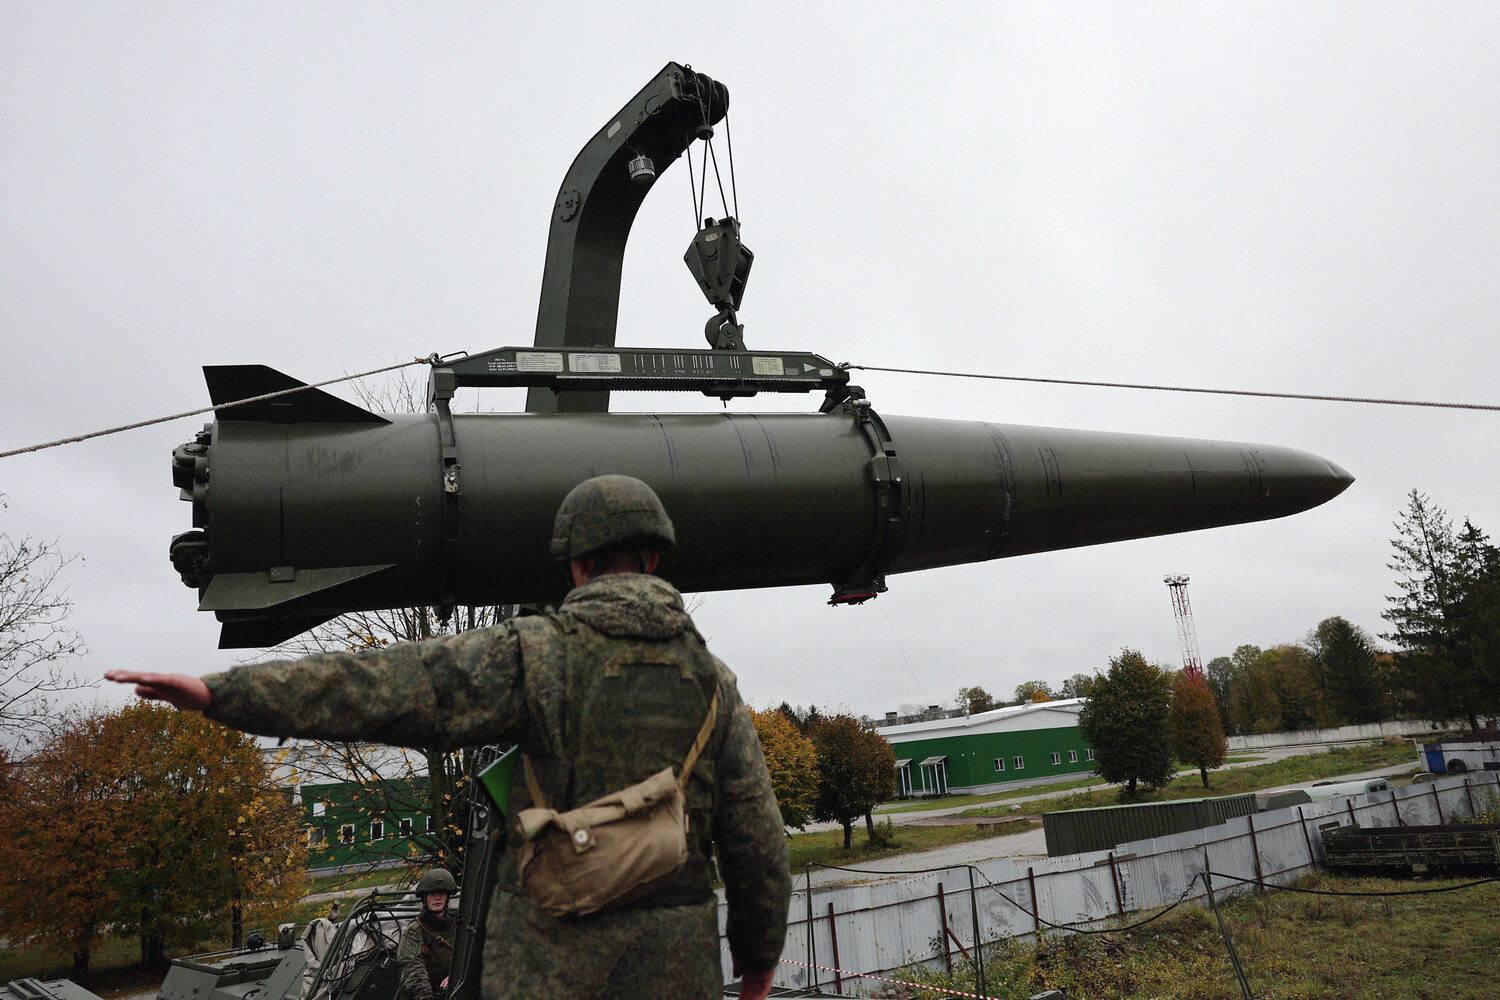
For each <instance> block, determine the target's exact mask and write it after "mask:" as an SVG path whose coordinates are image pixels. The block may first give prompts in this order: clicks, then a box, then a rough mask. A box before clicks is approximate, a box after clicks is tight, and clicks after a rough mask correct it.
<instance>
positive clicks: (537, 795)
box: [521, 753, 551, 809]
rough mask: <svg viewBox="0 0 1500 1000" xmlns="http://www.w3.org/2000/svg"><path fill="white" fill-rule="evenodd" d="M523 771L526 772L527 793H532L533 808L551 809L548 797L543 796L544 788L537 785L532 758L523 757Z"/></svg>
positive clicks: (524, 755) (527, 755)
mask: <svg viewBox="0 0 1500 1000" xmlns="http://www.w3.org/2000/svg"><path fill="white" fill-rule="evenodd" d="M521 769H522V770H524V771H525V772H526V791H528V792H530V793H531V808H533V809H550V808H551V807H550V806H549V805H547V796H545V795H543V794H542V786H541V785H539V784H537V780H536V772H535V771H533V770H532V769H531V756H530V755H529V754H524V753H523V754H522V755H521Z"/></svg>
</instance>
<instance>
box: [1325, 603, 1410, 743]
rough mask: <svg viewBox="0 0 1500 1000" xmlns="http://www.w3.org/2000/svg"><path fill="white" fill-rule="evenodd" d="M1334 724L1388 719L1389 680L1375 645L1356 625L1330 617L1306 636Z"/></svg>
mask: <svg viewBox="0 0 1500 1000" xmlns="http://www.w3.org/2000/svg"><path fill="white" fill-rule="evenodd" d="M1307 642H1308V645H1309V646H1310V647H1311V649H1312V654H1313V658H1314V661H1315V662H1316V663H1317V666H1318V673H1319V676H1320V677H1321V678H1322V682H1323V685H1324V687H1325V689H1326V691H1327V694H1328V707H1329V710H1330V711H1331V713H1332V715H1333V722H1334V723H1335V724H1343V723H1353V724H1355V725H1359V724H1362V723H1367V722H1379V721H1381V720H1382V719H1385V718H1387V717H1388V716H1389V711H1390V694H1389V679H1388V678H1387V677H1386V669H1385V664H1384V663H1383V662H1382V660H1381V658H1380V656H1379V655H1378V654H1377V652H1376V650H1375V643H1374V642H1373V641H1372V640H1371V639H1370V637H1369V636H1368V635H1366V634H1365V632H1364V630H1363V629H1361V628H1360V627H1359V626H1357V625H1353V624H1351V623H1350V622H1349V621H1348V620H1347V619H1345V618H1341V617H1338V616H1334V617H1332V618H1325V619H1323V620H1322V621H1321V622H1319V623H1318V627H1317V628H1315V629H1313V630H1312V632H1311V633H1309V635H1308V637H1307Z"/></svg>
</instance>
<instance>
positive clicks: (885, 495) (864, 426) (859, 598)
mask: <svg viewBox="0 0 1500 1000" xmlns="http://www.w3.org/2000/svg"><path fill="white" fill-rule="evenodd" d="M847 389H848V391H849V395H850V399H849V401H848V402H847V403H846V404H845V405H844V409H845V410H846V411H848V412H850V413H852V414H853V415H854V422H855V424H856V426H858V427H859V429H860V430H861V431H863V432H864V435H865V437H866V438H868V439H869V441H870V446H871V448H872V449H873V450H874V457H872V458H871V459H870V464H869V465H868V466H867V468H868V469H869V473H870V483H871V485H872V486H873V487H874V488H875V505H876V506H875V537H874V539H873V540H872V541H871V543H870V552H869V555H867V556H866V557H865V560H864V562H862V563H861V564H860V565H859V567H858V568H857V569H856V570H855V571H854V572H853V573H851V574H849V576H848V578H847V579H845V580H844V582H842V583H835V584H834V585H833V596H832V597H830V598H828V603H829V604H863V603H864V602H865V601H868V600H869V599H870V598H872V597H875V596H876V595H878V594H883V593H885V591H886V586H885V571H886V568H887V567H888V566H889V565H890V563H891V559H892V558H893V557H894V556H895V554H896V553H897V552H899V551H900V550H901V547H902V545H903V544H905V541H906V525H907V518H906V513H907V511H906V508H907V502H908V498H907V495H906V489H905V484H904V482H903V478H902V475H901V463H900V461H899V460H898V459H897V458H896V443H895V442H894V441H892V440H891V434H890V431H889V430H888V429H887V428H886V425H885V421H884V420H882V419H880V414H878V413H876V412H875V410H874V408H872V407H871V406H870V401H869V400H868V399H866V398H865V393H864V390H863V389H861V388H860V387H859V386H857V385H851V386H848V387H847Z"/></svg>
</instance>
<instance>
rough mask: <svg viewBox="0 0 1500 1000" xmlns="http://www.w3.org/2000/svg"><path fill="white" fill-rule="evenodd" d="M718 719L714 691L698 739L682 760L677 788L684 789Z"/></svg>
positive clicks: (716, 699) (717, 701)
mask: <svg viewBox="0 0 1500 1000" xmlns="http://www.w3.org/2000/svg"><path fill="white" fill-rule="evenodd" d="M718 718H719V692H718V689H717V687H716V688H715V689H714V696H713V699H712V700H711V701H710V702H709V703H708V717H707V718H706V719H704V720H703V725H702V726H700V727H699V729H698V737H697V739H695V740H693V746H692V748H691V749H690V750H688V752H687V756H686V757H684V758H683V759H682V774H681V776H679V777H678V779H677V787H678V788H686V787H687V782H688V777H689V776H690V775H691V774H692V773H693V765H695V764H697V763H698V755H699V754H700V753H702V752H703V748H704V747H706V746H708V739H709V737H710V736H712V735H713V734H714V723H715V722H716V721H717V720H718Z"/></svg>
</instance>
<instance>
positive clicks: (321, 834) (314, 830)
mask: <svg viewBox="0 0 1500 1000" xmlns="http://www.w3.org/2000/svg"><path fill="white" fill-rule="evenodd" d="M327 842H328V831H327V830H325V829H323V828H322V827H321V826H310V827H308V828H307V846H308V847H322V846H323V845H324V844H325V843H327Z"/></svg>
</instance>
